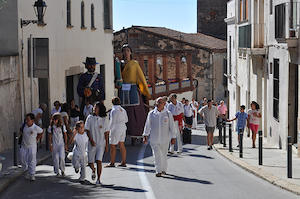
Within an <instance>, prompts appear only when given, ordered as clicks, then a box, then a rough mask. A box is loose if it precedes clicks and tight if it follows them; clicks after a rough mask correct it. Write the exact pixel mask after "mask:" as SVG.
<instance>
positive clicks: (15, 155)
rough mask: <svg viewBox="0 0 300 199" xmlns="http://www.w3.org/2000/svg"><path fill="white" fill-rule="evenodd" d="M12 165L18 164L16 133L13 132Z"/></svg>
mask: <svg viewBox="0 0 300 199" xmlns="http://www.w3.org/2000/svg"><path fill="white" fill-rule="evenodd" d="M14 166H18V135H17V133H16V132H14Z"/></svg>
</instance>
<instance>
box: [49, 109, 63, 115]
mask: <svg viewBox="0 0 300 199" xmlns="http://www.w3.org/2000/svg"><path fill="white" fill-rule="evenodd" d="M60 111H61V107H59V109H58V110H56V108H55V107H53V109H52V110H51V115H53V114H54V113H60Z"/></svg>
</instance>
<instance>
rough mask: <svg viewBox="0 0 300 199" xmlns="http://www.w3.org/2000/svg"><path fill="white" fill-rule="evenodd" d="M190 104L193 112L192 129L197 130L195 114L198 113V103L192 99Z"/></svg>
mask: <svg viewBox="0 0 300 199" xmlns="http://www.w3.org/2000/svg"><path fill="white" fill-rule="evenodd" d="M191 104H192V107H193V110H194V121H193V128H194V129H196V128H197V123H198V120H197V112H198V108H199V104H198V102H197V101H196V100H195V98H193V99H192V101H191Z"/></svg>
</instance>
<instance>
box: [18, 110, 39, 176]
mask: <svg viewBox="0 0 300 199" xmlns="http://www.w3.org/2000/svg"><path fill="white" fill-rule="evenodd" d="M42 134H43V129H42V128H40V127H39V126H37V125H36V124H34V114H33V113H29V114H27V115H26V124H25V126H24V128H23V129H22V144H21V149H20V153H21V162H22V167H23V169H24V171H28V173H27V174H29V175H30V176H28V175H27V176H26V177H28V178H30V180H31V181H34V180H35V176H34V175H35V168H36V152H37V140H38V139H40V138H41V136H42Z"/></svg>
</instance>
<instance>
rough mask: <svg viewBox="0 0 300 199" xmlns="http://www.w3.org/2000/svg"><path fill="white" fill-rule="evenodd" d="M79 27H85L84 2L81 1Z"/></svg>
mask: <svg viewBox="0 0 300 199" xmlns="http://www.w3.org/2000/svg"><path fill="white" fill-rule="evenodd" d="M81 28H85V25H84V2H83V1H82V2H81Z"/></svg>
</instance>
